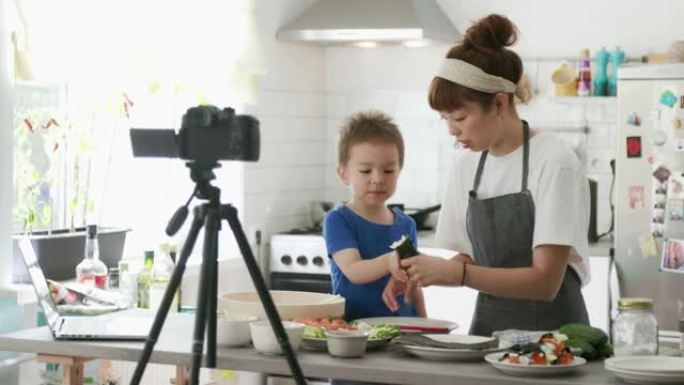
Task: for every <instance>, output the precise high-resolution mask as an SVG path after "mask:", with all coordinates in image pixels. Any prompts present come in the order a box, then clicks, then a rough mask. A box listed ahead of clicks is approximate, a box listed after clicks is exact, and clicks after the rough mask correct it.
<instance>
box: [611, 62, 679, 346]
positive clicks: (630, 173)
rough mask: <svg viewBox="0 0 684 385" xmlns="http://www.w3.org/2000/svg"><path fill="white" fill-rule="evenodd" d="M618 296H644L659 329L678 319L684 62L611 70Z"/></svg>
mask: <svg viewBox="0 0 684 385" xmlns="http://www.w3.org/2000/svg"><path fill="white" fill-rule="evenodd" d="M617 98H618V101H617V102H618V122H617V132H616V138H617V151H616V162H615V181H614V182H615V184H614V192H613V199H614V206H615V213H614V214H615V227H614V230H615V234H614V242H615V245H614V262H615V272H616V274H617V280H618V287H619V293H614V294H613V295H614V297H616V298H614V300H615V301H616V300H617V297H647V298H651V299H653V301H654V313H655V315H656V318H657V319H658V325H659V328H660V330H661V332H664V333H662V334H670V333H669V332H672V331H677V330H678V321H679V320H680V319H683V318H684V63H672V64H651V65H636V66H623V67H620V69H619V71H618V94H617Z"/></svg>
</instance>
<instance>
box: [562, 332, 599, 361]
mask: <svg viewBox="0 0 684 385" xmlns="http://www.w3.org/2000/svg"><path fill="white" fill-rule="evenodd" d="M564 343H565V346H567V347H569V348H570V351H571V352H572V354H575V355H579V356H582V357H584V358H586V359H588V360H590V359H592V358H596V356H597V352H596V348H594V347H593V346H592V345H591V344H590V343H589V342H588V341H586V340H584V339H582V338H573V337H570V338H568V339H567V341H565V342H564Z"/></svg>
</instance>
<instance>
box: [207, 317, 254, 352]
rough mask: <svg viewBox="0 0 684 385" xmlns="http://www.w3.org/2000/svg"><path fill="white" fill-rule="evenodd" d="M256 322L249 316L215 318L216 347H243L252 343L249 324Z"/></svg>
mask: <svg viewBox="0 0 684 385" xmlns="http://www.w3.org/2000/svg"><path fill="white" fill-rule="evenodd" d="M256 320H258V318H257V317H251V316H228V317H224V316H218V317H216V345H218V346H245V345H247V344H249V343H250V342H251V341H252V337H251V335H250V331H249V324H250V323H252V322H254V321H256Z"/></svg>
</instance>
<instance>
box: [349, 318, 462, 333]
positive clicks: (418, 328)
mask: <svg viewBox="0 0 684 385" xmlns="http://www.w3.org/2000/svg"><path fill="white" fill-rule="evenodd" d="M355 322H359V323H367V324H369V325H373V326H375V325H388V326H396V327H398V328H399V330H401V331H402V332H403V333H411V332H417V333H433V334H435V333H449V332H451V331H452V330H455V329H458V324H457V323H455V322H451V321H444V320H440V319H434V318H420V317H374V318H362V319H359V320H356V321H355Z"/></svg>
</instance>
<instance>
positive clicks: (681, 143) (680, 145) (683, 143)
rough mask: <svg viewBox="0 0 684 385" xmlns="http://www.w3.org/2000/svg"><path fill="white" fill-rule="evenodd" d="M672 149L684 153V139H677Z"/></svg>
mask: <svg viewBox="0 0 684 385" xmlns="http://www.w3.org/2000/svg"><path fill="white" fill-rule="evenodd" d="M674 149H675V151H677V152H682V151H684V138H677V139H675V140H674Z"/></svg>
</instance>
